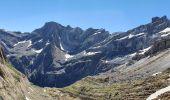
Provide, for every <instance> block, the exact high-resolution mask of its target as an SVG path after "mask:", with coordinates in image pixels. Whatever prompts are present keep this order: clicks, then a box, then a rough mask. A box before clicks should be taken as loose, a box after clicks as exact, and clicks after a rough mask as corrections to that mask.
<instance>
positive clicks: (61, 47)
mask: <svg viewBox="0 0 170 100" xmlns="http://www.w3.org/2000/svg"><path fill="white" fill-rule="evenodd" d="M59 40H60V49H61V50H63V51H64V47H63V45H62V44H61V38H60V37H59Z"/></svg>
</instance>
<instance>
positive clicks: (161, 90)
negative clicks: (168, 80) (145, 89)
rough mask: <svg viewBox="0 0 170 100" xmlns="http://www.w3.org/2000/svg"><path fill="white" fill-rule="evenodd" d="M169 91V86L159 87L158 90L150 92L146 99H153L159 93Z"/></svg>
mask: <svg viewBox="0 0 170 100" xmlns="http://www.w3.org/2000/svg"><path fill="white" fill-rule="evenodd" d="M168 91H170V86H167V87H165V88H163V89H160V90H158V91H156V92H155V93H153V94H151V95H150V96H149V97H148V98H147V99H146V100H153V99H156V98H157V97H158V96H159V95H161V94H163V93H165V92H168Z"/></svg>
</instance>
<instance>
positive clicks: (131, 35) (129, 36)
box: [117, 33, 145, 40]
mask: <svg viewBox="0 0 170 100" xmlns="http://www.w3.org/2000/svg"><path fill="white" fill-rule="evenodd" d="M144 34H145V33H138V34H135V35H133V34H129V35H128V36H125V37H122V38H120V39H117V40H124V39H127V38H128V39H131V38H133V37H138V36H141V35H144Z"/></svg>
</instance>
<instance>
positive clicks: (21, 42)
mask: <svg viewBox="0 0 170 100" xmlns="http://www.w3.org/2000/svg"><path fill="white" fill-rule="evenodd" d="M26 42H27V41H25V40H24V41H20V42H18V43H16V44H14V46H17V45H18V44H23V43H26Z"/></svg>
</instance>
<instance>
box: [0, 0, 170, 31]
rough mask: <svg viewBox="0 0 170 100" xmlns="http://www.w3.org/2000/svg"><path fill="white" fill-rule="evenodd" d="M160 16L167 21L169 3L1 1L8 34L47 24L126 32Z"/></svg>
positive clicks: (0, 10)
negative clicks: (53, 22)
mask: <svg viewBox="0 0 170 100" xmlns="http://www.w3.org/2000/svg"><path fill="white" fill-rule="evenodd" d="M163 15H167V16H168V17H169V18H170V0H0V28H1V29H6V30H10V31H22V32H31V31H33V30H34V29H35V28H39V27H41V26H42V25H44V23H45V22H48V21H55V22H58V23H60V24H62V25H71V26H73V27H76V26H79V27H81V28H83V29H87V28H89V27H93V28H105V29H106V30H109V31H110V32H116V31H127V30H128V29H131V28H134V27H136V26H138V25H141V24H145V23H148V22H150V20H151V18H152V17H154V16H163Z"/></svg>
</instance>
